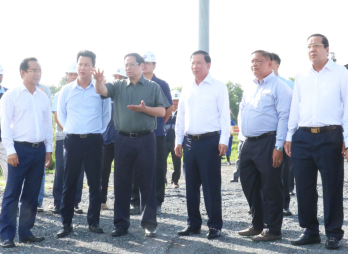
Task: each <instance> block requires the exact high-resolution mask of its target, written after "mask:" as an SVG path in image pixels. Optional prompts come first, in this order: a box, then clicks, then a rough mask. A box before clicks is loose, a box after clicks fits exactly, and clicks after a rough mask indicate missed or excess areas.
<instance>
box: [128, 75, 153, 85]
mask: <svg viewBox="0 0 348 254" xmlns="http://www.w3.org/2000/svg"><path fill="white" fill-rule="evenodd" d="M153 76H155V74H154V75H153ZM144 81H145V78H144V74H142V75H141V78H140V79H139V81H138V82H137V84H138V83H140V84H143V85H144V84H145V83H144ZM131 83H132V82H131V81H130V78H128V79H127V86H129V85H130V84H131ZM135 85H136V84H135Z"/></svg>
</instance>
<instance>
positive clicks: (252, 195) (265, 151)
mask: <svg viewBox="0 0 348 254" xmlns="http://www.w3.org/2000/svg"><path fill="white" fill-rule="evenodd" d="M275 141H276V137H275V136H268V137H265V138H263V139H260V140H257V141H250V140H248V139H247V140H245V142H244V144H243V148H242V151H241V157H240V164H239V167H240V180H241V184H242V188H243V192H244V195H245V197H246V199H247V200H248V203H249V206H250V208H251V212H252V216H253V219H252V224H253V226H254V228H255V229H256V230H263V228H268V229H269V233H271V234H274V235H280V234H281V227H282V221H283V183H282V169H281V166H280V167H279V168H274V167H273V166H272V164H273V159H272V155H273V150H274V145H275ZM261 192H262V196H261Z"/></svg>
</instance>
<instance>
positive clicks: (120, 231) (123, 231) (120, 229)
mask: <svg viewBox="0 0 348 254" xmlns="http://www.w3.org/2000/svg"><path fill="white" fill-rule="evenodd" d="M126 234H128V230H127V229H124V228H123V227H117V228H115V229H114V230H113V231H112V233H111V236H113V237H119V236H123V235H126Z"/></svg>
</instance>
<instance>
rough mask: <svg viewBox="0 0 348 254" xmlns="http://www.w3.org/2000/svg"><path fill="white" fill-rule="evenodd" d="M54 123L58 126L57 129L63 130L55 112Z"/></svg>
mask: <svg viewBox="0 0 348 254" xmlns="http://www.w3.org/2000/svg"><path fill="white" fill-rule="evenodd" d="M54 121H55V122H56V124H58V126H59V128H61V129H62V130H63V126H62V125H61V124H60V122H59V121H58V113H57V111H55V112H54Z"/></svg>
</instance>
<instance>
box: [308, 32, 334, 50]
mask: <svg viewBox="0 0 348 254" xmlns="http://www.w3.org/2000/svg"><path fill="white" fill-rule="evenodd" d="M312 37H321V43H322V44H324V48H327V47H329V40H328V39H327V38H326V37H325V36H324V35H322V34H312V35H311V36H309V37H308V38H307V41H308V40H309V39H310V38H312Z"/></svg>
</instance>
